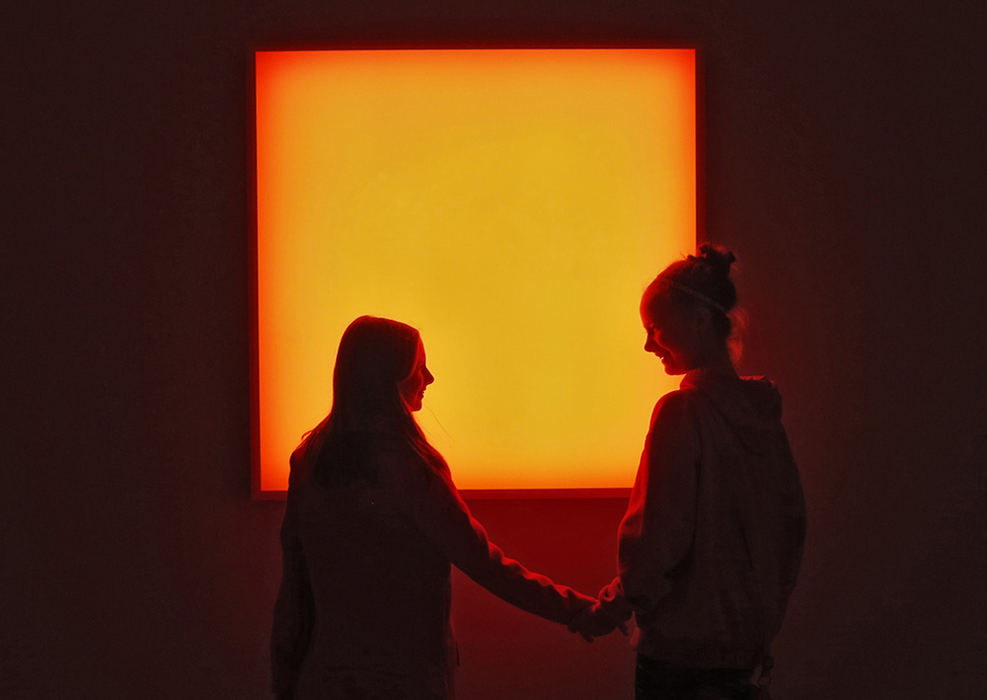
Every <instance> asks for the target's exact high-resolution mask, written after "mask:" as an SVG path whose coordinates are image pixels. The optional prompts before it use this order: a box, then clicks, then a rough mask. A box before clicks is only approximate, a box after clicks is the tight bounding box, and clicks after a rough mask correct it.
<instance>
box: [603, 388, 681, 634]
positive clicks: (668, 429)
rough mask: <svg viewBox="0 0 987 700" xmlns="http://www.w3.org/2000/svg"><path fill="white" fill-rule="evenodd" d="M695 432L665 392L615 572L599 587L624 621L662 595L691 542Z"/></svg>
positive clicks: (607, 606)
mask: <svg viewBox="0 0 987 700" xmlns="http://www.w3.org/2000/svg"><path fill="white" fill-rule="evenodd" d="M699 457H700V447H699V435H698V431H697V427H696V422H695V419H694V417H693V414H692V412H691V408H690V406H689V400H688V397H687V396H686V395H685V394H683V393H682V392H672V393H670V394H666V395H665V396H663V397H662V398H661V400H659V401H658V404H657V405H656V406H655V410H654V413H653V414H652V418H651V429H650V430H649V432H648V438H647V440H646V441H645V445H644V453H643V454H642V456H641V464H640V466H639V467H638V472H637V478H636V479H635V482H634V489H633V491H632V492H631V498H630V502H629V504H628V508H627V512H626V513H625V515H624V518H623V520H622V521H621V523H620V530H619V538H620V544H619V554H618V563H619V573H620V575H619V576H617V578H615V579H614V580H613V582H612V583H611V584H610V585H609V586H606V587H605V588H603V590H601V591H600V603H601V606H602V608H603V610H605V611H606V612H607V613H609V615H610V616H611V617H613V618H614V619H616V620H626V619H627V618H628V617H630V615H631V612H632V611H634V610H640V611H647V610H649V609H651V608H652V607H653V606H654V604H655V603H656V602H657V601H658V600H660V599H661V598H662V597H663V596H665V595H666V594H667V593H668V591H669V589H670V587H671V586H670V583H669V580H668V579H669V575H670V574H671V573H672V572H673V571H674V569H675V567H676V566H677V565H678V564H679V563H680V562H681V561H682V560H683V559H684V558H685V557H686V555H687V554H688V552H689V548H690V547H691V545H692V536H693V529H694V523H695V502H696V487H697V471H696V470H697V467H698V463H699Z"/></svg>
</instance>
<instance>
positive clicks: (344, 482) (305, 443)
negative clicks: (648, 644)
mask: <svg viewBox="0 0 987 700" xmlns="http://www.w3.org/2000/svg"><path fill="white" fill-rule="evenodd" d="M433 379H434V378H433V376H432V374H431V372H430V371H429V369H428V366H427V364H426V359H425V350H424V347H423V345H422V341H421V337H420V336H419V333H418V331H417V330H415V329H414V328H412V327H411V326H408V325H405V324H403V323H399V322H397V321H392V320H389V319H383V318H375V317H371V316H361V317H360V318H358V319H356V320H355V321H353V323H351V324H350V326H349V327H348V328H347V329H346V331H345V333H344V334H343V337H342V339H341V341H340V343H339V351H338V354H337V357H336V366H335V369H334V371H333V405H332V410H331V411H330V412H329V415H328V416H327V417H326V418H325V419H324V420H323V421H322V422H321V423H319V425H317V426H316V427H315V428H314V429H313V430H311V431H310V432H309V433H307V434H306V435H305V437H304V438H303V440H302V442H301V444H300V445H299V446H298V448H297V449H296V450H295V451H294V453H293V454H292V455H291V475H290V479H289V487H288V498H287V504H286V508H285V515H284V521H283V523H282V527H281V544H282V553H283V572H282V581H281V588H280V590H279V593H278V598H277V602H276V604H275V610H274V627H273V634H272V645H271V647H272V667H273V688H274V691H275V693H276V694H277V696H278V697H279V698H298V699H300V700H304V699H305V698H320V699H326V700H334V699H339V700H343V699H346V700H349V699H351V698H360V699H361V700H400V699H402V698H404V699H407V700H419V699H421V700H425V699H428V700H447V699H448V698H452V697H453V683H452V679H453V670H454V668H455V666H456V665H457V664H458V653H457V648H456V644H455V639H454V637H453V634H452V628H451V625H450V619H449V612H450V564H455V565H456V566H457V567H458V568H459V569H460V570H462V571H463V572H464V573H465V574H466V575H468V576H469V577H470V578H472V579H473V580H474V581H476V582H477V583H479V584H480V585H481V586H483V587H485V588H486V589H487V590H489V591H490V592H492V593H494V594H495V595H497V596H499V597H501V598H503V599H504V600H506V601H507V602H509V603H512V604H514V605H516V606H518V607H519V608H522V609H524V610H527V611H528V612H531V613H534V614H536V615H539V616H541V617H544V618H546V619H548V620H552V621H555V622H558V623H561V624H568V623H569V622H571V621H572V619H573V618H574V616H575V615H576V614H577V613H578V612H579V611H581V610H583V609H584V608H586V607H588V606H590V605H592V604H593V603H595V602H596V601H595V599H594V598H589V597H587V596H584V595H582V594H580V593H578V592H576V591H574V590H572V589H571V588H567V587H565V586H558V585H555V584H553V583H552V581H551V580H550V579H548V578H547V577H545V576H541V575H539V574H535V573H532V572H530V571H528V570H527V569H525V568H524V567H523V566H521V564H519V563H518V562H517V561H514V560H512V559H508V558H507V557H505V556H504V554H503V553H502V552H501V550H500V549H499V548H498V547H496V546H495V545H494V544H493V543H491V542H490V541H489V540H488V538H487V534H486V532H485V531H484V529H483V527H482V526H481V525H480V523H478V522H477V521H476V520H475V519H474V518H473V517H472V515H471V514H470V511H469V508H468V507H467V506H466V504H465V503H464V502H463V500H462V498H460V496H459V493H458V491H457V490H456V487H455V485H454V484H453V481H452V478H451V475H450V472H449V467H448V465H447V464H446V462H445V460H444V459H443V458H442V455H440V454H439V453H438V451H436V450H435V448H434V447H432V446H431V445H430V444H429V442H428V440H427V439H426V438H425V436H424V435H423V433H422V431H421V429H420V428H419V426H418V424H417V422H416V421H415V419H414V415H413V412H414V411H417V410H419V409H421V407H422V400H423V397H424V394H425V390H426V388H427V387H428V385H429V384H431V383H432V381H433Z"/></svg>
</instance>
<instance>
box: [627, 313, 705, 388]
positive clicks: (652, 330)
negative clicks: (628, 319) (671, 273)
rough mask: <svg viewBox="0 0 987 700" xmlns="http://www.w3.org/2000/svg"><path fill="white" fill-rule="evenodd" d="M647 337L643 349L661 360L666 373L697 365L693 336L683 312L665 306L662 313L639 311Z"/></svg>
mask: <svg viewBox="0 0 987 700" xmlns="http://www.w3.org/2000/svg"><path fill="white" fill-rule="evenodd" d="M641 321H642V322H643V323H644V330H645V332H646V333H647V339H646V340H645V342H644V350H645V352H650V353H652V354H654V355H655V356H656V357H658V359H660V360H661V364H662V367H664V368H665V373H666V374H672V375H675V374H685V373H686V372H688V371H689V370H690V369H694V368H695V367H696V366H697V362H696V355H697V352H696V350H697V348H696V347H695V346H696V344H697V342H696V341H697V339H696V337H695V335H696V334H695V333H694V332H693V329H692V328H691V324H690V323H689V319H688V318H687V315H686V314H684V313H679V312H678V311H676V310H674V309H665V310H664V312H662V313H657V314H653V313H650V312H642V314H641Z"/></svg>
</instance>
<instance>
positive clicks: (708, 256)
mask: <svg viewBox="0 0 987 700" xmlns="http://www.w3.org/2000/svg"><path fill="white" fill-rule="evenodd" d="M696 257H697V259H698V260H701V261H702V262H704V263H706V264H707V265H709V266H710V267H711V268H713V270H715V271H716V272H717V273H720V274H722V275H723V276H724V277H729V276H730V266H731V265H733V264H734V263H735V262H737V258H736V256H735V255H734V254H733V253H732V252H731V251H729V250H727V249H726V248H723V247H721V246H718V245H714V244H712V243H703V244H702V245H701V246H699V255H698V256H696Z"/></svg>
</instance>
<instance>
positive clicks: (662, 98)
mask: <svg viewBox="0 0 987 700" xmlns="http://www.w3.org/2000/svg"><path fill="white" fill-rule="evenodd" d="M255 95H256V265H257V272H256V280H255V281H256V314H257V315H256V328H257V331H256V337H255V342H256V352H255V362H256V367H255V370H256V371H255V380H254V386H253V392H254V403H255V421H254V426H253V430H254V446H255V455H254V461H255V465H254V468H255V473H254V492H255V495H257V496H262V497H263V496H264V495H265V494H277V493H278V492H280V491H283V489H285V488H286V485H287V469H288V455H289V454H290V453H291V450H292V449H293V448H294V447H295V445H296V444H297V443H298V441H299V439H300V438H301V436H302V434H303V433H304V432H305V431H306V430H308V429H310V428H311V427H313V426H314V425H315V424H316V423H317V422H318V421H319V420H320V419H321V418H322V417H323V416H324V415H325V414H326V412H327V411H328V409H329V407H330V405H331V402H332V394H331V383H330V378H331V372H332V364H333V359H334V356H335V350H336V345H337V344H338V341H339V338H340V336H341V334H342V331H343V329H344V328H345V327H346V325H347V324H348V323H349V322H350V321H351V320H352V319H353V318H355V317H356V316H359V315H362V314H373V315H378V316H387V317H391V318H395V319H398V320H401V321H404V322H406V323H410V324H412V325H414V326H415V327H417V328H419V329H420V330H421V332H422V337H423V340H424V343H425V347H426V351H427V353H428V357H429V366H430V368H431V370H432V372H433V373H434V374H435V377H436V382H435V384H434V385H432V386H431V387H430V388H429V391H428V394H427V396H426V401H425V409H424V410H423V411H422V412H421V413H419V414H418V417H419V420H420V422H421V423H422V426H423V428H424V429H425V431H426V434H428V436H429V438H430V439H431V440H432V442H433V443H434V444H435V445H436V447H438V449H439V450H440V451H441V452H442V453H443V454H444V455H445V456H446V458H447V459H448V461H449V463H450V465H451V467H452V470H453V475H454V476H455V478H456V481H457V484H458V485H459V486H460V488H464V489H484V490H498V489H512V490H517V489H606V488H627V487H629V486H630V485H631V483H632V481H633V477H634V473H635V470H636V467H637V460H638V456H639V454H640V450H641V447H642V441H643V437H644V434H645V432H646V429H647V421H648V417H649V415H650V410H651V407H652V405H653V403H654V401H655V400H656V398H657V397H658V396H659V395H660V394H662V393H664V392H665V391H667V390H669V389H671V388H673V387H674V386H675V384H676V383H675V382H674V380H671V379H670V378H668V377H666V376H665V375H664V374H663V373H662V371H661V368H660V366H658V364H657V363H655V362H654V358H653V357H652V356H650V355H646V354H645V353H644V352H643V351H642V350H641V347H642V345H643V342H644V333H643V330H642V329H641V327H640V321H639V319H638V316H637V304H638V300H639V297H640V294H641V291H642V290H643V289H644V286H645V285H646V284H647V283H648V282H649V281H650V280H651V278H652V277H653V276H654V275H655V274H656V273H657V271H658V270H659V269H660V268H662V267H663V266H664V265H665V264H667V263H668V262H670V261H671V260H672V259H674V258H676V257H678V256H680V255H681V254H683V253H686V252H690V251H691V250H692V249H693V248H694V246H695V240H696V126H695V124H696V99H695V52H694V51H693V50H691V49H674V50H673V49H606V50H598V49H593V50H513V49H512V50H382V51H261V52H258V53H257V54H256V85H255Z"/></svg>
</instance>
